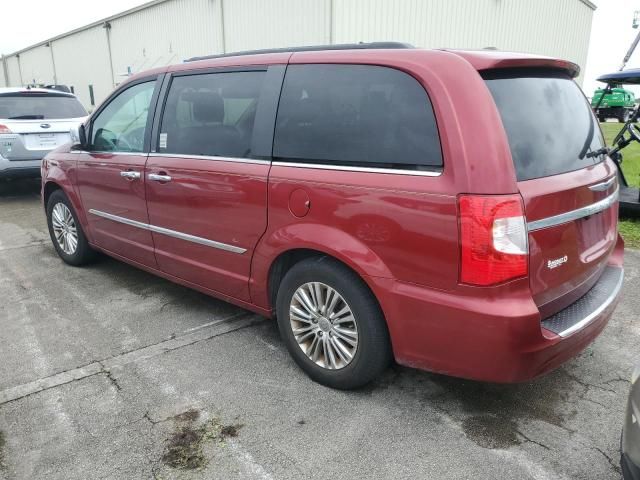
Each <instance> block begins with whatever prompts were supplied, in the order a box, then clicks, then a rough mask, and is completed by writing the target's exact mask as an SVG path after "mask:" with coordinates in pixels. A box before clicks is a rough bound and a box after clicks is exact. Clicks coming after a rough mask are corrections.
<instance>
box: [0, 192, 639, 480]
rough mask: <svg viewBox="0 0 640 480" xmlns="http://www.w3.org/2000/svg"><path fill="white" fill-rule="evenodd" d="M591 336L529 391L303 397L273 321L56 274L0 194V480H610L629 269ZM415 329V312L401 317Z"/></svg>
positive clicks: (462, 388) (309, 389)
mask: <svg viewBox="0 0 640 480" xmlns="http://www.w3.org/2000/svg"><path fill="white" fill-rule="evenodd" d="M625 268H626V278H625V286H624V292H623V294H624V297H623V300H622V302H621V304H620V305H619V307H618V309H617V311H616V313H615V314H614V317H613V319H612V321H611V323H610V324H609V326H608V327H607V329H606V330H605V331H604V333H603V334H602V335H601V337H600V338H599V339H598V340H597V341H596V342H595V343H594V344H593V345H592V346H591V347H589V348H588V349H587V350H586V351H585V352H583V353H582V354H581V355H580V356H579V357H577V358H576V359H574V360H573V361H571V362H569V363H568V364H566V365H565V366H564V367H562V368H561V369H559V370H557V371H555V372H553V373H551V374H549V375H547V376H545V377H543V378H541V379H538V380H536V381H534V382H530V383H525V384H519V385H492V384H483V383H476V382H471V381H466V380H460V379H454V378H449V377H445V376H441V375H435V374H430V373H425V372H420V371H415V370H411V369H407V368H403V367H394V368H391V369H389V370H388V371H387V372H386V373H385V375H384V376H383V377H382V378H381V379H380V380H379V381H377V382H376V383H374V384H372V385H370V386H368V387H366V388H364V389H361V390H359V391H355V392H341V391H334V390H330V389H327V388H325V387H322V386H320V385H317V384H315V383H313V382H311V381H310V380H309V379H308V378H307V377H306V376H305V375H304V374H303V373H302V372H301V371H300V370H299V369H298V368H297V367H296V366H295V364H294V363H293V361H292V360H291V359H290V358H289V355H288V354H287V352H286V350H285V348H284V346H283V344H282V343H281V341H280V339H279V337H278V332H277V328H276V325H275V322H271V321H268V320H264V319H262V318H260V317H258V316H256V315H253V314H251V313H249V312H246V311H244V310H241V309H239V308H236V307H234V306H231V305H229V304H226V303H224V302H221V301H218V300H215V299H212V298H209V297H206V296H204V295H201V294H199V293H197V292H194V291H191V290H189V289H186V288H183V287H180V286H177V285H174V284H172V283H170V282H168V281H165V280H162V279H159V278H157V277H154V276H152V275H149V274H147V273H144V272H142V271H140V270H137V269H135V268H133V267H130V266H128V265H125V264H122V263H120V262H117V261H115V260H112V259H109V258H101V259H100V260H99V261H98V262H97V263H96V264H94V265H91V266H89V267H85V268H72V267H69V266H66V265H64V264H63V263H62V262H61V260H59V258H58V257H57V256H56V254H55V252H54V249H53V247H52V246H51V243H50V240H49V237H48V234H47V231H46V224H45V218H44V213H43V210H42V207H41V204H40V198H39V184H38V182H34V181H24V180H22V181H14V182H10V183H9V182H6V183H3V182H0V478H1V479H14V478H17V479H27V478H28V479H36V478H37V479H43V478H46V479H49V478H56V479H101V478H118V479H137V478H162V479H169V478H185V479H200V478H212V479H233V478H243V479H244V478H247V479H302V478H332V479H359V478H363V479H365V478H366V479H386V478H389V479H401V478H407V479H417V478H421V479H474V480H475V479H479V478H482V479H484V478H487V479H489V478H490V479H494V478H500V479H502V480H506V479H519V480H520V479H536V480H543V479H598V480H602V479H619V478H620V471H619V467H618V460H619V440H620V428H621V425H622V419H623V412H624V407H625V402H626V396H627V392H628V388H629V382H628V378H629V376H630V373H631V370H632V367H633V365H634V362H636V361H638V359H639V356H640V349H639V348H638V347H639V346H640V323H639V321H638V312H640V299H639V297H640V296H639V295H638V276H639V274H640V252H638V251H634V250H627V252H626V266H625ZM416 314H420V312H416Z"/></svg>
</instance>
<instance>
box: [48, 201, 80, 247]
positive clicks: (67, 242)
mask: <svg viewBox="0 0 640 480" xmlns="http://www.w3.org/2000/svg"><path fill="white" fill-rule="evenodd" d="M51 226H52V227H53V234H54V236H55V238H56V241H57V242H58V246H59V247H60V248H61V249H62V251H63V252H64V253H66V254H67V255H73V254H74V253H75V252H76V250H77V249H78V229H77V228H76V222H75V220H74V219H73V215H72V214H71V210H69V207H67V206H66V205H65V204H64V203H61V202H59V203H56V204H55V205H54V207H53V210H52V211H51Z"/></svg>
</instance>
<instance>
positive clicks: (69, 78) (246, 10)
mask: <svg viewBox="0 0 640 480" xmlns="http://www.w3.org/2000/svg"><path fill="white" fill-rule="evenodd" d="M594 10H595V5H594V4H593V3H591V2H590V1H589V0H155V1H152V2H149V3H147V4H145V5H142V6H139V7H136V8H133V9H131V10H128V11H126V12H123V13H120V14H118V15H114V16H112V17H109V18H107V19H104V20H101V21H99V22H96V23H93V24H91V25H87V26H85V27H82V28H79V29H77V30H73V31H71V32H67V33H64V34H62V35H59V36H57V37H54V38H51V39H49V40H47V41H44V42H42V43H39V44H37V45H33V46H31V47H28V48H25V49H23V50H20V51H18V52H15V53H12V54H9V55H6V56H4V57H2V61H1V62H0V86H20V85H26V84H29V83H45V84H51V83H60V84H65V85H69V86H72V87H73V90H74V91H75V93H76V94H77V95H78V96H79V97H80V100H81V101H82V102H83V103H84V105H85V106H86V107H87V108H88V109H92V108H93V105H96V104H98V103H99V102H100V101H102V100H103V99H104V98H105V97H106V96H107V95H108V93H109V92H110V91H111V90H112V89H113V87H114V86H116V85H117V84H118V83H120V82H122V81H123V80H124V79H125V78H126V76H127V75H128V74H130V73H136V72H138V71H141V70H145V69H148V68H152V67H157V66H163V65H167V64H171V63H179V62H181V61H183V60H184V59H186V58H189V57H192V56H197V55H208V54H215V53H226V52H234V51H239V50H248V49H257V48H271V47H285V46H299V45H312V44H328V43H350V42H359V41H363V42H368V41H384V40H396V41H402V42H409V43H412V44H414V45H416V46H418V47H425V48H440V47H450V48H484V47H497V48H498V49H501V50H513V51H520V52H531V53H539V54H545V55H550V56H555V57H561V58H564V59H568V60H571V61H573V62H576V63H578V64H579V65H580V66H581V67H583V68H584V65H585V63H586V59H587V50H588V47H589V35H590V31H591V21H592V17H593V11H594ZM578 81H579V82H580V81H581V78H579V79H578Z"/></svg>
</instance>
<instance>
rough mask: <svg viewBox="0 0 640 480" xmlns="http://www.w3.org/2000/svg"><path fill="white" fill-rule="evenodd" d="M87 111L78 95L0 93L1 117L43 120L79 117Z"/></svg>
mask: <svg viewBox="0 0 640 480" xmlns="http://www.w3.org/2000/svg"><path fill="white" fill-rule="evenodd" d="M86 115H87V111H86V110H85V109H84V107H83V106H82V105H81V104H80V102H79V101H78V99H77V98H76V97H72V96H70V95H60V94H56V93H39V92H38V93H36V92H33V93H20V92H16V93H9V94H2V95H0V118H5V119H13V120H42V119H45V118H50V119H62V118H79V117H84V116H86Z"/></svg>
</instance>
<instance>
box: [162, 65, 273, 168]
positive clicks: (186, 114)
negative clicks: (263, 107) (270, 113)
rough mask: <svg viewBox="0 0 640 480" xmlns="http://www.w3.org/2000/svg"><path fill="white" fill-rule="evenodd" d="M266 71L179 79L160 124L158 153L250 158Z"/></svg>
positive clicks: (173, 83) (167, 101)
mask: <svg viewBox="0 0 640 480" xmlns="http://www.w3.org/2000/svg"><path fill="white" fill-rule="evenodd" d="M264 77H265V72H264V71H251V72H222V73H207V74H197V75H184V76H178V77H175V78H174V79H173V80H172V82H171V86H170V88H169V94H168V96H167V100H166V103H165V107H164V112H163V115H162V122H161V124H160V135H159V138H158V152H160V153H172V154H183V155H202V156H223V157H233V158H243V157H247V156H249V155H250V153H251V137H252V135H253V126H254V123H255V116H256V110H257V106H258V100H259V97H260V90H261V88H262V83H263V81H264Z"/></svg>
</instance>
